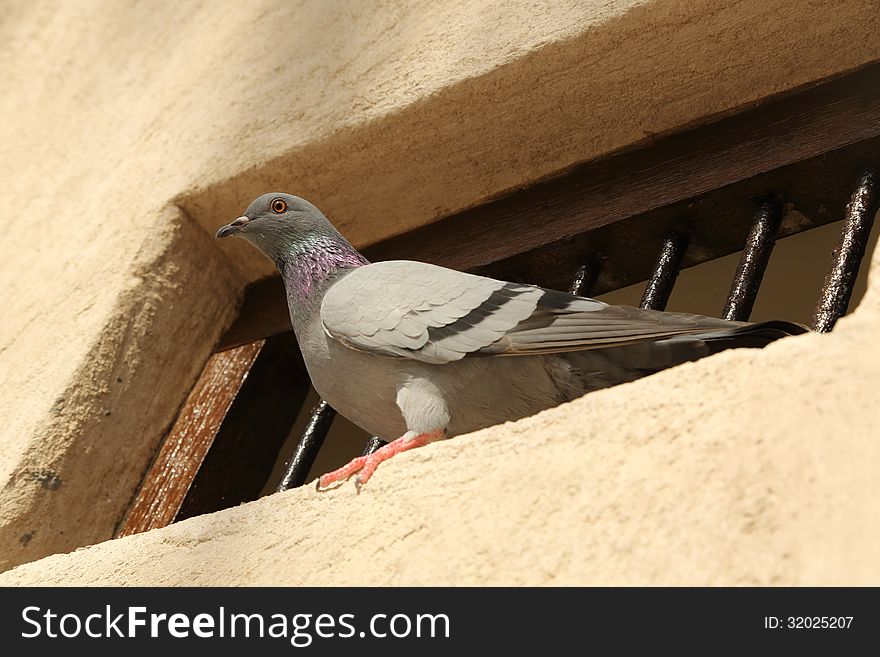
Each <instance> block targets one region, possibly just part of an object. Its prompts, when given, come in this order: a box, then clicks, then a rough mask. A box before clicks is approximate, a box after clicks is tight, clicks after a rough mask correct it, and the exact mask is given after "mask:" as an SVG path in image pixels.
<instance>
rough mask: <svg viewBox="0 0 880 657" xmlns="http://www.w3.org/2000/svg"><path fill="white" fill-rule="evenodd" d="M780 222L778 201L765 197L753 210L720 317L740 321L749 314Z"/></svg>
mask: <svg viewBox="0 0 880 657" xmlns="http://www.w3.org/2000/svg"><path fill="white" fill-rule="evenodd" d="M781 222H782V205H781V204H780V203H779V202H777V201H775V200H768V201H765V202H764V203H762V204H761V207H760V208H758V211H757V213H755V221H754V223H753V224H752V229H751V230H750V231H749V236H748V237H747V238H746V244H745V247H743V252H742V256H740V259H739V264H738V265H737V267H736V275H735V276H734V277H733V282H732V283H731V284H730V292H729V293H728V294H727V301H725V303H724V310H723V311H722V312H721V316H722V317H723V318H724V319H729V320H732V321H737V322H744V321H746V320H748V318H749V315H751V314H752V308H753V307H754V305H755V298H756V297H757V296H758V289H759V288H760V287H761V281H762V280H763V279H764V272H765V271H766V269H767V262H768V261H769V260H770V254H771V253H772V252H773V246H774V245H775V244H776V234H777V233H778V232H779V224H780V223H781Z"/></svg>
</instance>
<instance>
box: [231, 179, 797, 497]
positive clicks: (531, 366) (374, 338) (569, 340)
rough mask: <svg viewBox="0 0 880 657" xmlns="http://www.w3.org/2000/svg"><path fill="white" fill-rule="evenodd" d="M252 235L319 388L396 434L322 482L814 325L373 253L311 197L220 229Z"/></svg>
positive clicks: (361, 421) (261, 202) (328, 484)
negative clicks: (711, 313)
mask: <svg viewBox="0 0 880 657" xmlns="http://www.w3.org/2000/svg"><path fill="white" fill-rule="evenodd" d="M230 236H236V237H240V238H243V239H245V240H246V241H248V242H250V243H251V244H252V245H253V246H255V247H256V248H257V249H258V250H259V251H261V252H262V253H263V254H264V255H265V256H266V257H267V258H269V259H271V260H272V261H273V262H274V263H275V265H276V267H277V268H278V271H279V273H280V274H281V277H282V279H283V281H284V286H285V290H286V294H287V303H288V307H289V310H290V320H291V323H292V325H293V329H294V331H295V333H296V338H297V341H298V343H299V347H300V349H301V351H302V355H303V359H304V361H305V365H306V368H307V370H308V372H309V376H310V377H311V380H312V384H313V385H314V387H315V390H316V391H317V392H318V394H320V395H321V397H323V399H325V400H326V401H327V402H328V403H329V404H330V405H331V406H332V407H333V408H335V409H336V410H337V411H338V412H339V413H341V414H342V415H344V416H345V417H346V418H348V419H349V420H351V421H352V422H353V423H354V424H356V425H357V426H359V427H361V428H362V429H364V430H365V431H367V432H368V433H370V434H373V435H376V436H379V437H380V438H382V439H383V440H385V441H388V444H387V445H384V446H383V447H381V448H379V449H378V450H377V451H375V452H373V453H372V454H370V455H368V456H361V457H358V458H356V459H354V460H352V461H351V462H350V463H348V464H347V465H345V466H343V467H341V468H339V469H337V470H334V471H333V472H330V473H327V474H325V475H323V476H322V477H320V478H319V479H318V481H317V488H318V490H327V489H329V488H334V487H336V486H339V485H341V484H342V483H344V482H345V481H347V480H348V479H350V478H351V477H352V476H355V485H356V487H357V490H358V492H360V487H361V486H362V485H363V484H366V483H367V481H368V480H369V479H370V477H371V476H372V475H373V473H374V472H375V470H376V468H377V467H378V466H379V464H380V463H382V462H383V461H385V460H387V459H389V458H391V457H392V456H394V455H396V454H399V453H401V452H404V451H406V450H410V449H413V448H416V447H421V446H424V445H427V444H428V443H430V442H432V441H435V440H438V439H441V438H448V437H452V436H456V435H459V434H465V433H470V432H472V431H475V430H477V429H481V428H484V427H487V426H491V425H494V424H499V423H502V422H505V421H508V420H516V419H519V418H522V417H525V416H528V415H533V414H535V413H537V412H539V411H541V410H544V409H546V408H549V407H552V406H555V405H558V404H560V403H562V402H567V401H571V400H573V399H575V398H577V397H580V396H582V395H584V394H586V393H588V392H591V391H594V390H599V389H601V388H607V387H609V386H612V385H616V384H620V383H625V382H628V381H633V380H635V379H638V378H640V377H643V376H646V375H649V374H652V373H654V372H658V371H660V370H663V369H666V368H669V367H672V366H674V365H678V364H681V363H684V362H687V361H693V360H696V359H699V358H702V357H704V356H708V355H710V354H713V353H716V352H718V351H721V350H724V349H728V348H731V347H762V346H764V345H766V344H768V343H769V342H772V341H773V340H776V339H778V338H781V337H784V336H788V335H796V334H799V333H803V332H805V331H806V330H807V329H806V328H805V327H803V326H800V325H798V324H792V323H788V322H781V321H774V322H764V323H758V324H749V323H744V322H731V321H727V320H722V319H715V318H711V317H703V316H700V315H692V314H685V313H673V312H661V311H653V310H643V309H640V308H631V307H627V306H614V305H608V304H605V303H603V302H602V301H598V300H596V299H590V298H586V297H580V296H575V295H573V294H568V293H566V292H560V291H556V290H548V289H544V288H541V287H537V286H535V285H527V284H523V283H511V282H506V281H501V280H494V279H491V278H486V277H483V276H476V275H473V274H468V273H464V272H460V271H455V270H452V269H447V268H444V267H440V266H437V265H433V264H429V263H424V262H415V261H409V260H394V261H383V262H375V263H370V262H368V261H367V259H366V258H364V256H362V255H361V254H360V253H359V252H358V251H357V250H355V249H354V247H352V245H351V244H349V242H348V241H347V240H346V239H345V238H344V237H343V236H342V235H341V234H340V233H339V231H337V230H336V228H334V226H333V225H332V224H331V223H330V221H329V220H328V219H327V218H326V217H325V216H324V215H323V214H322V213H321V212H320V210H318V208H316V207H315V206H314V205H312V204H311V203H309V202H308V201H306V200H304V199H302V198H299V197H297V196H293V195H290V194H285V193H280V192H272V193H268V194H263V195H262V196H260V197H258V198H257V199H256V200H254V201H253V203H251V204H250V206H248V208H247V210H246V211H245V213H244V214H243V215H242V216H241V217H239V218H237V219H235V220H234V221H233V222H231V223H230V224H228V225H226V226H223V227H221V228H220V229H219V230H218V231H217V234H216V237H217V238H218V239H219V238H225V237H230Z"/></svg>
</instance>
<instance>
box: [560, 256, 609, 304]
mask: <svg viewBox="0 0 880 657" xmlns="http://www.w3.org/2000/svg"><path fill="white" fill-rule="evenodd" d="M601 266H602V264H601V263H600V262H599V258H598V257H597V256H595V255H592V254H591V255H589V256H587V257H586V259H585V260H584V262H583V264H582V265H581V266H580V267H578V270H577V272H576V273H575V275H574V280H573V281H572V282H571V285H570V286H569V287H568V291H569V292H570V293H571V294H574V295H577V296H579V297H586V296H589V295H590V294H591V293H592V292H593V286H594V285H595V284H596V280H597V279H598V278H599V270H600V268H601Z"/></svg>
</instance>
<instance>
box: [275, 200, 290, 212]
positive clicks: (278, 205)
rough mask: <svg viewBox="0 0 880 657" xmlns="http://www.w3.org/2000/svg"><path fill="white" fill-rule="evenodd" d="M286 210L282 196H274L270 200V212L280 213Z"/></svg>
mask: <svg viewBox="0 0 880 657" xmlns="http://www.w3.org/2000/svg"><path fill="white" fill-rule="evenodd" d="M286 211H287V203H285V201H284V199H283V198H276V199H275V200H274V201H272V212H274V213H275V214H282V213H283V212H286Z"/></svg>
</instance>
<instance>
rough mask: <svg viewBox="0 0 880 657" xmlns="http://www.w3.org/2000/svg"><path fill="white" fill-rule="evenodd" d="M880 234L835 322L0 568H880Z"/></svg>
mask: <svg viewBox="0 0 880 657" xmlns="http://www.w3.org/2000/svg"><path fill="white" fill-rule="evenodd" d="M878 331H880V253H878V256H877V257H875V260H874V263H873V267H872V275H871V288H870V290H869V292H868V294H867V296H866V297H865V299H864V300H863V302H862V304H861V305H860V307H859V308H858V310H857V311H856V312H855V314H854V315H851V316H849V317H847V318H845V319H844V320H842V321H841V322H840V323H839V324H838V327H837V328H836V329H835V331H834V332H833V333H832V334H829V335H817V334H813V335H807V336H801V337H797V338H790V339H786V340H784V341H782V342H778V343H775V344H773V345H771V346H770V347H768V348H766V349H764V350H761V351H757V350H740V351H738V352H725V353H723V354H719V355H717V356H714V357H711V358H708V359H705V360H702V361H699V362H697V363H693V364H689V365H685V366H682V367H679V368H676V369H674V370H669V371H666V372H663V373H660V374H658V375H655V376H652V377H649V378H647V379H642V380H641V381H637V382H635V383H632V384H627V385H623V386H618V387H616V388H612V389H609V390H604V391H600V392H597V393H593V394H590V395H587V396H586V397H583V398H581V399H580V400H577V401H574V402H572V403H570V404H566V405H564V406H560V407H558V408H556V409H552V410H549V411H546V412H544V413H541V414H539V415H537V416H534V417H532V418H527V419H525V420H521V421H519V422H517V423H513V424H508V425H502V426H498V427H493V428H490V429H487V430H484V431H481V432H477V433H474V434H470V435H468V436H461V437H459V438H455V439H453V440H449V441H446V442H443V443H439V444H434V445H430V446H428V447H425V448H423V449H419V450H415V451H413V452H408V453H406V454H404V455H401V456H398V457H395V458H394V459H393V460H392V461H390V462H388V463H386V464H383V465H382V466H381V467H380V469H379V470H378V472H377V473H376V475H375V476H374V478H373V479H371V480H370V483H369V484H368V486H366V487H365V488H364V490H363V492H362V493H361V494H360V495H356V494H355V491H354V488H353V486H351V485H349V486H344V487H342V488H340V489H337V490H335V491H333V492H331V493H329V494H319V493H317V492H315V490H314V488H312V487H311V486H308V487H304V488H301V489H298V490H294V491H290V492H288V493H283V494H280V495H273V496H271V497H267V498H263V499H261V500H258V501H256V502H252V503H250V504H245V505H242V506H240V507H237V508H234V509H229V510H226V511H222V512H220V513H214V514H210V515H206V516H202V517H198V518H193V519H190V520H186V521H184V522H181V523H178V524H176V525H172V526H170V527H166V528H164V529H159V530H155V531H151V532H147V533H145V534H141V535H137V536H132V537H128V538H124V539H120V540H115V541H110V542H107V543H103V544H101V545H97V546H94V547H89V548H85V549H82V550H78V551H76V552H74V553H72V554H68V555H56V556H51V557H47V558H45V559H42V560H41V561H37V562H35V563H31V564H26V565H23V566H20V567H18V568H16V569H14V570H11V571H7V572H6V573H3V574H0V585H33V584H65V585H66V584H113V585H119V584H124V585H135V584H140V585H183V584H195V585H226V584H240V585H244V584H253V585H270V584H288V585H300V584H309V585H349V584H363V585H381V584H410V585H428V584H433V585H443V584H448V585H456V584H533V585H539V584H632V585H645V584H670V585H680V584H681V585H684V584H691V585H705V584H710V585H716V584H717V585H751V584H761V585H771V584H779V585H783V584H787V585H844V584H847V585H865V584H871V585H877V584H880V514H878V513H877V499H880V478H878V477H877V469H878V466H880V441H878V440H877V436H878V435H880V415H878V413H877V412H876V410H877V405H876V386H877V383H878V381H880V356H878V354H877V350H876V348H874V346H873V345H874V342H875V336H876V335H877V334H878Z"/></svg>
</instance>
